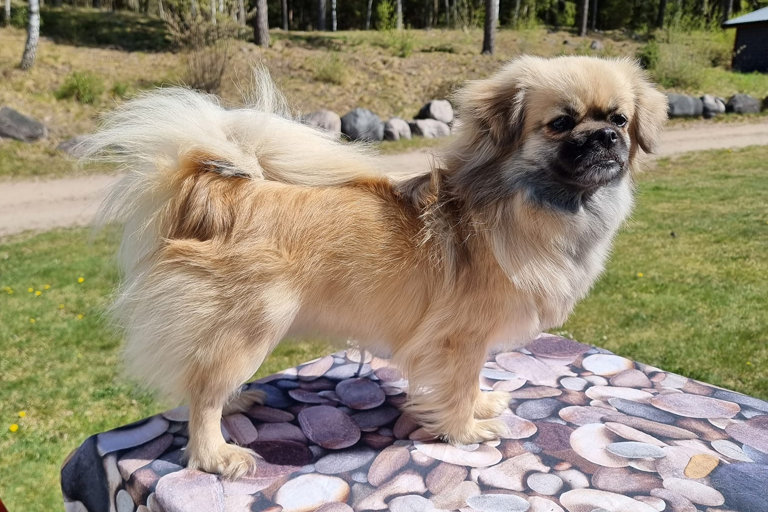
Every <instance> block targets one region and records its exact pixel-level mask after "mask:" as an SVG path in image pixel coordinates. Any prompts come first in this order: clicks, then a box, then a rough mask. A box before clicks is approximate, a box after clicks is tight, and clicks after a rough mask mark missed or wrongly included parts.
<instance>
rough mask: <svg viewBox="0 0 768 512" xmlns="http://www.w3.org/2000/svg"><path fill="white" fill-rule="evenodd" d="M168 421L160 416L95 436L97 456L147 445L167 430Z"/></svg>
mask: <svg viewBox="0 0 768 512" xmlns="http://www.w3.org/2000/svg"><path fill="white" fill-rule="evenodd" d="M168 425H169V424H168V420H166V419H165V418H163V417H161V416H153V417H151V418H149V419H148V420H145V421H141V422H138V423H135V424H133V425H130V426H127V427H123V428H120V429H117V430H110V431H108V432H103V433H101V434H99V435H97V436H96V446H97V448H98V450H99V455H105V454H107V453H111V452H116V451H118V450H125V449H126V448H133V447H134V446H139V445H141V444H144V443H147V442H149V441H151V440H152V439H155V438H156V437H159V436H160V435H162V434H164V433H165V431H166V430H168Z"/></svg>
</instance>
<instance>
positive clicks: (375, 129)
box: [341, 108, 384, 141]
mask: <svg viewBox="0 0 768 512" xmlns="http://www.w3.org/2000/svg"><path fill="white" fill-rule="evenodd" d="M341 133H343V134H344V135H346V136H347V137H349V138H350V139H351V140H362V141H380V140H383V139H384V124H383V123H382V122H381V119H380V118H379V116H377V115H376V114H374V113H373V112H371V111H370V110H368V109H365V108H356V109H354V110H351V111H349V112H347V113H346V114H344V116H342V118H341Z"/></svg>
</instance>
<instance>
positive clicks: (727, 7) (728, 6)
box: [721, 0, 733, 23]
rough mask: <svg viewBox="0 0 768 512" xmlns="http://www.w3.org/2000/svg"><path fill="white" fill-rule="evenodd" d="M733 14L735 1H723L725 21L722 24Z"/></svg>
mask: <svg viewBox="0 0 768 512" xmlns="http://www.w3.org/2000/svg"><path fill="white" fill-rule="evenodd" d="M732 14H733V0H723V19H722V20H721V23H725V22H726V21H728V19H729V18H730V17H731V15H732Z"/></svg>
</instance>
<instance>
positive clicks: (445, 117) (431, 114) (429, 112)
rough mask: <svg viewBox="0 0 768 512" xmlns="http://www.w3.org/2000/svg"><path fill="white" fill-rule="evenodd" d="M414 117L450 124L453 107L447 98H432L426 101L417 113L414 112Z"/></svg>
mask: <svg viewBox="0 0 768 512" xmlns="http://www.w3.org/2000/svg"><path fill="white" fill-rule="evenodd" d="M416 119H434V120H437V121H440V122H442V123H445V124H451V122H453V107H452V106H451V102H449V101H448V100H432V101H430V102H428V103H426V104H425V105H424V106H423V107H421V110H419V113H418V114H416Z"/></svg>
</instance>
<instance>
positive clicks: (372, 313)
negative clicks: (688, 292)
mask: <svg viewBox="0 0 768 512" xmlns="http://www.w3.org/2000/svg"><path fill="white" fill-rule="evenodd" d="M259 91H260V94H259V103H258V104H257V105H255V106H254V107H252V108H243V109H234V110H231V109H225V108H223V107H221V106H220V105H219V103H218V102H217V100H216V99H215V98H212V97H209V96H205V95H202V94H199V93H196V92H192V91H189V90H184V89H180V88H177V89H168V90H159V91H156V92H152V93H149V94H146V95H144V96H140V97H138V98H137V99H134V100H132V101H129V102H127V103H126V104H125V105H124V106H122V107H120V108H118V109H117V110H116V111H115V112H114V113H112V114H111V115H109V117H108V118H107V120H106V121H105V123H104V126H103V127H102V129H101V131H100V132H98V133H97V134H95V135H94V136H92V137H91V139H90V140H89V141H88V142H87V143H86V150H85V152H86V154H87V157H89V158H92V159H104V160H109V161H111V162H115V163H117V164H118V165H119V166H120V168H121V169H122V170H124V171H126V176H125V178H124V179H123V180H122V181H121V182H120V184H119V185H118V186H117V187H116V188H115V189H114V190H113V191H112V192H111V194H110V196H109V198H108V199H107V201H106V203H105V207H104V210H103V215H104V217H105V218H107V219H117V220H119V221H120V222H122V223H123V225H124V231H123V236H122V244H121V249H120V254H119V263H120V266H121V270H122V275H123V278H122V283H121V285H120V288H119V290H118V293H117V298H116V301H115V304H114V306H113V307H112V312H113V314H114V316H115V318H116V319H117V321H118V323H119V324H120V325H121V326H122V327H123V329H124V331H125V360H126V363H127V367H128V369H129V371H130V374H131V375H132V376H134V377H135V378H137V379H138V380H140V381H141V382H143V383H145V384H146V385H148V386H150V387H152V388H154V389H157V390H159V391H160V392H162V393H163V394H165V395H167V396H170V397H174V398H177V399H179V400H182V401H185V402H187V403H189V414H190V417H189V436H190V437H189V443H188V446H187V449H186V454H187V457H188V465H189V467H192V468H198V469H201V470H203V471H207V472H212V473H219V474H221V475H224V476H225V477H229V478H237V477H239V476H242V475H244V474H246V473H247V472H249V471H251V470H253V469H254V467H255V465H256V462H257V461H256V458H255V457H256V455H255V454H254V453H253V452H251V451H250V450H248V449H246V448H244V447H240V446H235V445H232V444H227V443H226V442H225V440H224V439H223V437H222V434H221V429H220V421H221V417H222V414H223V413H224V414H226V413H230V412H233V411H237V410H246V409H247V407H248V406H249V405H250V404H251V403H252V402H253V401H254V400H258V398H259V396H258V395H257V394H253V393H251V394H246V395H247V396H245V395H241V396H237V390H238V389H239V387H240V386H241V384H242V383H243V382H245V381H246V380H248V379H249V378H250V377H251V376H252V375H253V373H254V372H255V370H256V369H257V368H258V367H259V366H260V364H261V363H262V361H263V360H264V358H266V357H267V356H268V355H269V354H270V352H271V351H272V350H273V348H274V347H275V345H276V344H277V343H278V342H279V341H280V340H281V339H282V338H283V337H285V336H287V335H297V334H298V335H300V334H304V333H324V334H330V335H337V336H345V337H352V338H354V339H356V340H360V342H361V343H362V346H363V347H368V348H371V349H374V350H384V351H386V352H388V353H390V354H391V355H392V357H393V360H394V362H395V363H396V364H397V365H398V366H399V367H400V368H402V369H403V371H404V373H405V375H406V376H407V377H408V379H409V392H408V399H407V403H406V405H405V410H406V411H407V412H408V414H410V415H411V416H412V417H413V418H415V419H416V420H417V421H418V422H419V423H420V424H421V425H423V426H424V427H426V428H427V429H428V430H429V431H430V432H432V433H434V434H435V435H438V436H441V437H442V438H443V439H445V440H447V441H448V442H451V443H458V444H467V443H474V442H481V441H485V440H490V439H494V438H498V437H499V436H503V435H504V434H505V430H506V427H505V423H504V422H503V421H501V420H500V419H499V418H498V417H497V416H498V415H499V414H500V413H501V412H502V411H503V410H505V409H506V408H507V406H508V402H509V397H508V396H507V395H506V394H505V393H502V392H495V391H494V392H481V391H480V389H479V386H478V378H479V374H480V371H481V368H482V366H483V363H484V361H485V359H486V357H487V354H488V353H489V351H491V350H493V349H495V348H499V347H504V348H506V349H510V348H514V347H519V346H522V345H524V344H525V343H526V342H527V341H528V340H530V339H532V337H534V336H535V335H536V334H538V333H539V332H541V331H543V330H545V329H548V328H552V327H555V326H558V325H560V324H562V323H563V322H564V321H565V319H566V317H567V316H568V315H569V313H570V312H571V310H572V309H573V307H574V304H575V303H576V302H577V301H578V300H579V299H581V298H582V297H584V296H585V295H586V294H587V292H588V290H589V288H590V287H591V286H592V284H593V283H594V281H595V280H596V278H597V277H598V275H599V274H600V273H601V271H602V269H603V266H604V262H605V260H606V257H607V255H608V253H609V250H610V244H611V241H612V238H613V237H614V235H615V234H616V231H617V229H618V228H619V226H620V225H621V224H622V221H623V220H624V219H625V218H626V217H627V215H628V214H629V212H630V209H631V206H632V195H633V192H632V191H633V175H634V174H635V173H636V172H637V170H638V167H639V166H640V162H641V157H642V155H643V154H645V153H649V152H651V151H652V150H653V147H654V145H655V144H656V142H657V140H658V138H659V136H660V133H661V130H662V127H663V124H664V122H665V120H666V118H667V103H666V99H665V97H664V95H662V94H661V93H660V92H659V91H657V90H656V89H655V88H654V86H653V85H652V84H651V83H650V82H649V81H648V79H647V77H646V76H645V73H644V72H643V71H642V70H641V69H640V68H639V67H638V66H637V65H636V64H635V63H634V62H632V61H630V60H625V59H615V60H602V59H596V58H589V57H557V58H553V59H544V58H537V57H529V56H524V57H520V58H518V59H516V60H513V61H512V62H510V63H508V64H507V65H505V66H504V67H503V68H502V69H501V70H500V71H498V72H497V73H496V74H495V75H493V76H491V77H490V78H488V79H483V80H477V81H471V82H469V83H468V84H467V85H466V86H465V87H464V88H463V89H461V90H460V91H459V92H458V93H457V94H456V98H455V103H456V104H457V105H458V119H459V121H460V123H458V126H457V127H456V130H455V132H456V133H455V135H454V137H453V138H452V141H451V143H450V146H449V147H448V148H447V149H446V150H445V153H444V154H443V155H442V157H441V160H440V162H441V163H439V164H436V165H435V166H434V168H433V169H431V170H430V171H429V172H427V173H425V174H422V175H418V176H415V177H411V178H409V179H405V180H400V181H398V180H393V179H390V178H388V177H387V176H385V175H383V174H381V173H380V172H379V171H378V168H379V163H378V162H377V160H376V157H375V155H373V154H371V153H370V152H369V151H368V150H367V149H365V148H361V147H359V146H356V145H354V144H348V143H342V142H339V141H337V140H335V139H334V138H332V137H331V136H329V135H326V134H324V133H321V132H320V131H318V130H315V129H313V128H311V127H308V126H304V125H302V124H300V123H298V122H295V121H292V120H290V119H289V117H288V116H287V115H286V109H285V106H284V102H283V100H281V97H280V96H279V93H277V92H276V91H275V90H274V86H273V84H272V82H271V81H270V80H269V79H268V77H267V78H262V79H261V84H260V86H259ZM233 397H234V398H233Z"/></svg>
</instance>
